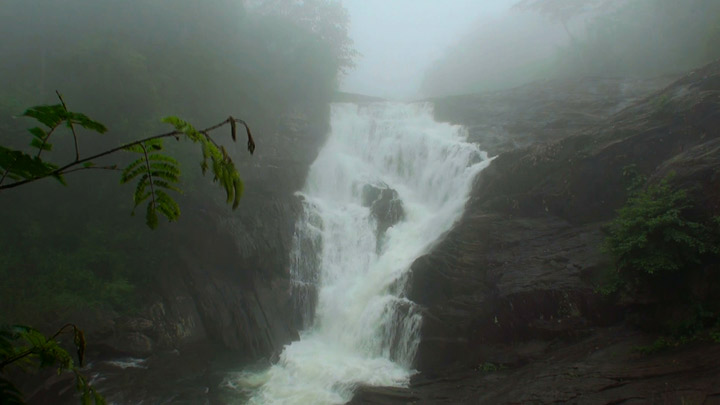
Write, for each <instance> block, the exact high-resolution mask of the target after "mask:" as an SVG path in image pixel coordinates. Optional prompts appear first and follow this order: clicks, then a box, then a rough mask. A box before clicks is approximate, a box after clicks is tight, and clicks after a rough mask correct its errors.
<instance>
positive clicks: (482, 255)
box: [353, 63, 720, 404]
mask: <svg viewBox="0 0 720 405" xmlns="http://www.w3.org/2000/svg"><path fill="white" fill-rule="evenodd" d="M662 86H666V87H664V88H663V87H662ZM436 111H437V115H438V117H439V118H441V119H447V120H451V121H453V122H456V123H460V124H465V125H467V126H468V127H469V130H470V135H471V138H472V139H473V140H474V141H476V142H479V143H480V145H481V147H483V146H484V147H487V148H488V149H489V150H490V151H491V152H494V153H500V155H499V156H498V157H497V158H496V159H495V160H494V161H493V163H492V164H491V165H490V167H488V168H487V169H486V170H485V171H484V172H482V173H481V174H480V176H479V177H478V179H477V181H476V184H475V186H474V190H473V193H472V197H471V199H470V201H469V202H468V204H467V207H466V212H465V214H464V216H463V218H462V219H461V220H460V221H459V222H458V224H456V226H455V227H454V229H452V230H451V231H450V232H449V233H448V234H447V235H446V236H445V237H444V239H443V240H442V241H441V242H440V243H439V244H438V245H437V246H436V247H435V248H434V249H433V251H432V252H431V253H429V254H427V255H426V256H424V257H421V258H419V259H418V260H417V261H416V262H415V263H414V264H413V267H412V276H411V277H412V279H411V291H410V297H411V298H412V299H413V300H414V301H415V302H417V303H418V304H419V305H421V306H422V308H423V314H424V318H423V327H422V341H421V344H420V348H419V351H418V354H417V358H416V367H417V369H418V370H419V371H420V373H419V375H418V376H416V377H415V379H414V380H413V384H412V387H411V389H409V390H397V389H369V388H366V389H362V390H360V392H359V394H358V395H357V397H356V398H355V400H354V401H353V402H354V403H411V402H417V403H492V404H496V403H550V402H558V401H559V402H570V403H621V402H622V403H680V402H682V401H692V403H718V402H720V391H718V387H720V366H718V364H720V362H719V360H720V351H719V350H718V348H717V347H716V346H708V345H695V346H692V347H689V348H685V349H681V350H679V351H674V352H671V353H669V354H663V355H659V356H653V357H643V356H640V355H638V354H637V353H634V352H633V350H632V347H633V346H634V345H639V344H647V343H648V342H651V341H652V339H653V338H652V337H651V336H650V335H645V334H644V333H643V332H639V331H638V330H636V329H635V328H633V327H632V326H631V325H628V324H627V323H626V322H625V321H624V320H623V314H624V313H625V311H624V307H623V305H628V303H624V304H618V303H615V302H612V301H610V300H607V299H605V298H604V297H602V296H600V295H598V294H596V293H595V292H594V289H595V287H596V286H597V285H598V284H597V277H598V274H599V273H600V272H601V271H602V270H603V269H604V268H607V267H608V266H611V263H609V262H608V260H609V259H608V258H607V257H606V256H605V255H604V254H603V253H602V252H601V249H600V247H601V245H602V241H603V239H604V234H603V226H604V225H605V224H606V223H607V221H608V220H609V219H610V218H612V217H613V215H614V212H615V210H616V209H617V208H619V207H620V206H621V205H622V204H623V203H624V201H625V199H626V191H625V183H624V181H623V178H622V171H623V167H625V166H627V165H631V164H635V165H637V167H638V169H639V170H641V171H642V172H643V173H647V174H649V175H650V176H651V181H653V180H657V179H659V178H662V177H664V176H665V174H667V173H668V172H669V171H670V170H673V171H675V172H676V173H677V176H676V178H675V179H674V181H675V182H676V183H677V184H678V185H681V186H690V185H692V186H693V188H692V189H691V192H692V194H693V197H694V199H695V201H697V202H698V204H697V207H696V208H697V209H699V210H703V211H704V214H705V215H717V214H718V213H720V198H719V195H718V191H717V190H718V189H719V188H718V185H719V184H718V181H719V178H720V177H719V176H718V173H719V172H720V149H719V148H718V145H719V144H718V142H719V141H720V63H714V64H712V65H709V66H706V67H704V68H702V69H698V70H696V71H694V72H691V73H689V74H688V75H686V76H684V77H682V78H680V79H679V80H677V81H674V82H672V83H668V78H665V79H659V80H657V81H642V82H637V81H623V80H610V79H602V80H601V79H585V80H583V81H573V82H570V83H568V82H549V83H542V84H535V85H530V86H525V87H522V88H518V89H515V90H511V91H508V92H498V93H492V94H485V95H478V96H463V97H456V98H447V99H444V100H436ZM716 287H717V286H715V287H712V286H709V287H708V289H709V290H710V291H714V292H709V293H708V294H714V293H717V288H716Z"/></svg>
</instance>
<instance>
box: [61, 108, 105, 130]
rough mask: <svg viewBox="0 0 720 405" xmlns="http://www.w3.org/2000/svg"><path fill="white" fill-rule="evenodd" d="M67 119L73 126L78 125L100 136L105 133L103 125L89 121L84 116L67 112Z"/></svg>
mask: <svg viewBox="0 0 720 405" xmlns="http://www.w3.org/2000/svg"><path fill="white" fill-rule="evenodd" d="M67 117H68V120H69V121H70V122H72V123H73V124H77V125H80V126H81V127H83V128H85V129H88V130H91V131H95V132H97V133H100V134H104V133H105V132H107V128H106V127H105V125H103V124H101V123H99V122H97V121H93V120H91V119H90V118H89V117H88V116H87V115H85V114H82V113H76V112H71V111H68V112H67Z"/></svg>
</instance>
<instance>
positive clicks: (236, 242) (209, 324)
mask: <svg viewBox="0 0 720 405" xmlns="http://www.w3.org/2000/svg"><path fill="white" fill-rule="evenodd" d="M328 113H329V111H328V109H327V108H322V109H320V111H314V112H305V113H296V114H293V115H291V116H290V115H286V116H283V117H280V118H279V119H278V122H277V123H276V124H275V128H276V129H275V130H274V131H273V132H269V133H268V132H265V133H261V132H260V131H256V132H257V133H256V134H255V137H256V143H257V151H256V153H255V155H254V156H252V157H250V156H247V157H246V156H243V157H242V159H238V162H237V163H238V170H239V171H240V173H241V175H242V177H243V180H244V182H245V194H244V196H243V198H242V200H241V204H240V206H239V208H238V209H237V210H236V211H231V210H230V209H229V208H228V207H227V206H226V205H225V202H224V201H221V200H218V199H216V198H215V196H217V195H218V194H221V193H218V191H219V190H217V189H216V188H215V187H212V186H208V185H198V186H197V187H198V188H197V189H194V190H193V192H192V193H188V195H187V197H181V201H180V205H181V207H182V209H183V216H182V218H181V219H180V221H179V222H178V223H177V224H172V225H169V226H165V227H161V228H160V229H158V230H157V231H156V232H155V234H154V237H155V238H157V239H156V240H162V241H164V243H165V245H166V246H169V247H168V249H169V250H170V251H171V252H172V254H168V255H166V257H165V259H163V260H160V261H154V262H148V263H147V268H148V272H149V274H150V275H151V278H152V281H151V285H152V288H151V290H150V291H148V292H147V293H146V294H145V295H146V296H147V299H146V300H145V302H146V305H145V307H144V308H143V309H142V310H141V311H140V313H139V314H137V315H134V316H132V317H113V316H112V314H108V313H105V312H98V313H96V314H88V313H83V314H81V315H80V316H79V318H78V319H73V320H74V321H75V322H76V323H77V324H79V325H89V326H88V327H87V329H86V333H87V335H88V342H89V346H88V354H87V358H88V359H91V361H92V364H90V366H89V368H88V369H87V370H86V373H88V374H92V375H98V376H100V381H98V382H97V384H96V385H97V387H98V388H99V389H100V390H101V392H103V394H104V395H106V397H107V399H108V400H110V401H116V402H118V403H136V402H144V401H147V402H150V403H161V402H162V403H166V402H168V401H170V402H172V401H181V402H182V401H185V403H202V402H205V401H207V398H208V396H210V397H213V394H212V393H210V394H209V395H208V390H210V389H211V387H212V389H216V388H217V387H219V386H220V383H221V380H222V378H223V376H224V375H225V373H226V372H227V370H228V369H235V368H237V367H238V366H240V365H243V364H248V363H251V362H256V361H261V362H265V363H269V362H270V361H271V360H272V358H273V356H275V355H277V354H278V353H279V351H280V350H281V349H282V347H283V346H284V345H285V344H288V343H290V342H291V341H292V340H294V339H297V338H298V329H299V328H300V327H301V326H302V325H300V324H299V319H300V318H299V317H298V316H296V314H295V313H294V312H295V308H294V307H293V302H292V300H291V294H290V293H291V285H290V279H289V276H290V274H289V251H290V249H291V245H292V240H293V234H294V232H295V223H296V220H297V218H298V216H299V215H300V214H301V213H302V205H301V203H300V201H299V198H298V197H297V196H296V195H295V192H296V191H297V190H299V189H301V188H302V186H303V184H304V182H305V176H306V175H307V172H308V169H309V166H310V164H311V163H312V162H313V161H314V159H315V157H316V156H317V153H318V152H319V150H320V148H321V145H322V143H323V142H324V140H325V138H326V135H327V131H328V120H329V116H328ZM238 149H240V147H238ZM239 152H240V151H239ZM238 154H239V153H238ZM194 195H195V196H194ZM197 195H199V196H197ZM156 260H157V259H156ZM118 361H120V363H118ZM130 363H134V364H135V365H130V366H128V365H127V364H130ZM72 383H73V382H72V381H71V380H70V379H68V378H66V376H60V377H57V376H46V377H45V380H44V381H43V382H42V383H41V384H40V383H31V384H27V386H28V387H29V389H30V388H32V387H37V386H39V385H42V388H41V389H38V390H36V392H34V393H31V394H30V395H28V399H29V401H30V403H49V402H48V401H51V402H53V403H65V402H67V403H77V399H76V398H74V397H73V392H74V391H73V390H72V389H68V386H70V385H72ZM128 387H132V389H128ZM59 393H64V394H59ZM63 401H65V402H63Z"/></svg>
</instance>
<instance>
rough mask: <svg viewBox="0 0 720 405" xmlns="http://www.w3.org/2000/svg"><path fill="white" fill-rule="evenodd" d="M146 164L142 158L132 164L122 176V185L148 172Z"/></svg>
mask: <svg viewBox="0 0 720 405" xmlns="http://www.w3.org/2000/svg"><path fill="white" fill-rule="evenodd" d="M144 163H145V158H140V159H138V160H136V161H134V162H132V163H130V164H129V165H128V166H127V167H126V168H125V169H124V170H123V172H122V175H121V176H120V183H121V184H125V183H127V182H129V181H130V180H132V179H134V178H135V177H137V176H138V175H139V174H140V173H143V172H147V168H146V167H145V166H143V164H144Z"/></svg>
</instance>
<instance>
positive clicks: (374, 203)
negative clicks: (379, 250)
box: [362, 184, 405, 243]
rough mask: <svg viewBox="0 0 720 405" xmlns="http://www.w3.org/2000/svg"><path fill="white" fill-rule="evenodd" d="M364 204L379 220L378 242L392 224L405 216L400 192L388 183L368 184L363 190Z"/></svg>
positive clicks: (376, 219)
mask: <svg viewBox="0 0 720 405" xmlns="http://www.w3.org/2000/svg"><path fill="white" fill-rule="evenodd" d="M362 204H363V206H364V207H369V208H370V212H371V213H372V216H373V218H375V221H377V239H378V243H379V242H380V241H381V240H382V238H383V236H384V235H385V232H386V231H387V230H388V228H390V227H391V226H393V225H395V224H397V223H398V222H400V221H401V220H402V219H403V218H404V217H405V210H404V209H403V203H402V200H400V197H399V196H398V192H397V191H395V190H393V189H391V188H390V187H388V185H387V184H381V185H371V184H366V185H365V186H364V187H363V190H362Z"/></svg>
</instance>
